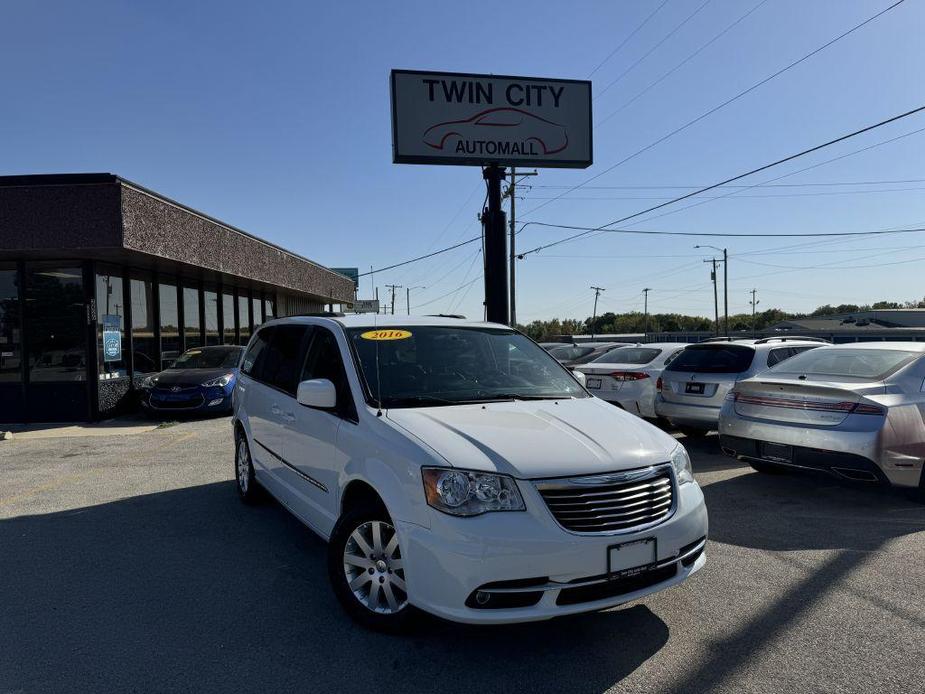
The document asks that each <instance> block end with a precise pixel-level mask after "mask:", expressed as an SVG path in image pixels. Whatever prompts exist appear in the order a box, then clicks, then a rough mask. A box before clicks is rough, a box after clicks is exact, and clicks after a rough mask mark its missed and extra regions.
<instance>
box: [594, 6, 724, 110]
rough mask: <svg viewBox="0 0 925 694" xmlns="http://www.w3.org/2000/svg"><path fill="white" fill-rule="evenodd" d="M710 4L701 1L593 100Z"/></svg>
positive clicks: (604, 92) (602, 94)
mask: <svg viewBox="0 0 925 694" xmlns="http://www.w3.org/2000/svg"><path fill="white" fill-rule="evenodd" d="M710 2H711V0H703V2H702V3H701V4H700V5H699V6H698V7H697V9H696V10H694V11H693V12H691V13H690V14H689V15H687V17H685V18H684V19H683V20H681V23H680V24H678V25H676V26H675V27H674V29H672V30H671V31H669V32H668V33H667V34H665V36H664V37H662V40H661V41H659V42H658V43H656V44H655V45H654V46H652V48H650V49H649V50H648V51H647V52H646V53H644V54H643V55H642V56H641V57H640V58H639V59H637V60H636V61H635V62H634V63H633V64H632V65H630V66H629V67H628V68H626V69H625V70H624V71H623V72H621V73H620V74H619V75H617V77H616V79H614V80H612V81H610V82H609V83H608V84H607V86H606V87H604V88H603V89H602V90H601V91H600V92H599V93H598V94H597V96H595V97H594V98H595V99H599V98H601V97H602V96H604V94H606V93H607V92H608V91H609V90H610V88H611V87H613V86H614V85H615V84H616V83H617V82H619V81H620V80H622V79H623V78H624V77H626V76H627V75H628V74H629V73H630V72H632V71H633V70H634V69H635V68H636V66H637V65H639V64H640V63H641V62H642V61H643V60H645V59H646V58H648V57H649V56H650V55H652V54H653V53H654V52H655V51H657V50H658V49H659V48H660V47H661V46H662V44H663V43H665V42H666V41H667V40H668V39H670V38H671V37H672V36H674V35H675V34H676V33H677V32H678V31H680V30H681V28H682V27H683V26H684V25H685V24H687V23H688V22H689V21H691V20H692V19H693V18H694V17H696V16H697V15H698V14H700V11H701V10H702V9H703V8H704V7H706V6H707V5H709V4H710Z"/></svg>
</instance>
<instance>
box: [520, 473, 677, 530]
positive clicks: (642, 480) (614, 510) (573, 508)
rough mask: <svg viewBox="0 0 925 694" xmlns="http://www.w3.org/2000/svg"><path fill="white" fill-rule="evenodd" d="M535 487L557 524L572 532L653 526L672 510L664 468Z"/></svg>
mask: <svg viewBox="0 0 925 694" xmlns="http://www.w3.org/2000/svg"><path fill="white" fill-rule="evenodd" d="M535 484H536V488H537V489H538V490H539V492H540V494H541V495H542V497H543V500H544V501H545V502H546V505H547V506H548V507H549V510H550V511H551V512H552V515H553V516H554V517H555V519H556V520H557V521H558V522H559V525H561V526H562V527H563V528H565V529H566V530H571V531H573V532H579V533H600V532H620V531H629V530H632V529H634V528H639V527H643V526H650V525H655V524H656V523H658V522H660V521H662V520H664V519H665V518H667V517H668V516H669V515H670V514H671V512H672V510H673V509H674V485H673V483H672V479H671V472H670V467H669V466H668V465H663V466H658V467H650V468H644V469H642V470H630V471H627V472H621V473H613V474H609V475H589V476H587V477H574V478H571V479H566V480H544V481H539V482H536V483H535Z"/></svg>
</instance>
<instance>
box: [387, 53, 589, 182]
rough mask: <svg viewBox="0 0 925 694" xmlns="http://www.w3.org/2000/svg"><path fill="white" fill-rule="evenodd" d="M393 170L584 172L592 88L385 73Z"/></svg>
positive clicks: (519, 80)
mask: <svg viewBox="0 0 925 694" xmlns="http://www.w3.org/2000/svg"><path fill="white" fill-rule="evenodd" d="M392 152H393V160H394V161H395V163H397V164H469V165H475V166H483V165H486V164H500V165H508V166H540V167H570V168H585V167H588V166H590V165H591V160H592V148H591V83H590V82H588V81H579V80H552V79H549V80H547V79H536V78H529V77H501V76H497V75H469V74H460V73H441V72H418V71H412V70H392Z"/></svg>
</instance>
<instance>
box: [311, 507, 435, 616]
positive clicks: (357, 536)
mask: <svg viewBox="0 0 925 694" xmlns="http://www.w3.org/2000/svg"><path fill="white" fill-rule="evenodd" d="M328 578H329V579H330V581H331V587H332V588H333V589H334V594H335V595H336V596H337V599H338V601H339V602H340V604H341V606H342V607H343V608H344V611H345V612H346V613H347V614H348V615H350V617H351V618H352V619H353V620H354V621H356V622H358V623H359V624H361V625H362V626H364V627H366V628H367V629H372V630H374V631H384V632H389V633H406V632H408V631H409V630H410V629H411V627H412V626H413V624H414V621H415V619H416V617H417V610H416V609H415V608H414V607H412V605H411V603H409V602H408V594H407V592H406V586H405V567H404V558H403V555H402V553H401V547H400V545H399V544H398V536H397V535H396V533H395V528H394V526H393V525H392V519H391V518H389V514H388V513H387V512H386V510H385V509H384V508H383V507H381V506H360V507H357V508H355V509H352V510H350V511H347V512H346V513H345V514H344V515H342V516H341V517H340V520H338V521H337V525H335V526H334V532H333V533H331V541H330V543H329V545H328Z"/></svg>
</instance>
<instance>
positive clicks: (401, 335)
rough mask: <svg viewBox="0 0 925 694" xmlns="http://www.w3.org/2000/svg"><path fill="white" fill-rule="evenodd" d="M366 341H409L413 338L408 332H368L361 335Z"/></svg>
mask: <svg viewBox="0 0 925 694" xmlns="http://www.w3.org/2000/svg"><path fill="white" fill-rule="evenodd" d="M360 337H362V338H363V339H364V340H407V339H408V338H409V337H411V332H410V331H408V330H367V331H366V332H365V333H361V334H360Z"/></svg>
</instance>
